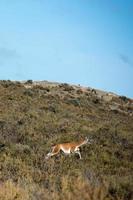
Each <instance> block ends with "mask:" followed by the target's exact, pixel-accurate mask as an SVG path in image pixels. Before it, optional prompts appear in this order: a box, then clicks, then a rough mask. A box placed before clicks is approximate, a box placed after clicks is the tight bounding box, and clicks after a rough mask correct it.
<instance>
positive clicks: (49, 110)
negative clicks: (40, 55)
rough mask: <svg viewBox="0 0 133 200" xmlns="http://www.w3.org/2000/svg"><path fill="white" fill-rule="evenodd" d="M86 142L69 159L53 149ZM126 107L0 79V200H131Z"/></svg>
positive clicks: (122, 102) (130, 126) (132, 130)
mask: <svg viewBox="0 0 133 200" xmlns="http://www.w3.org/2000/svg"><path fill="white" fill-rule="evenodd" d="M86 136H88V137H90V136H91V137H92V138H93V140H94V142H93V143H92V144H91V145H85V146H83V147H82V148H81V154H82V160H80V159H79V158H78V156H76V155H71V156H65V155H64V154H59V155H57V156H55V157H53V158H51V159H49V160H45V155H46V154H47V153H48V152H49V150H50V147H51V146H52V145H53V144H56V143H60V142H61V143H62V142H71V141H79V140H80V139H81V138H85V137H86ZM132 180H133V101H132V100H131V99H128V98H127V97H124V96H121V97H119V96H117V95H114V94H107V93H104V92H101V91H95V90H91V89H90V88H81V87H78V86H70V85H68V84H54V83H53V84H52V83H51V84H50V83H48V82H44V83H43V82H41V83H34V82H32V81H31V80H29V81H27V82H26V83H20V82H11V81H0V200H14V199H17V200H22V199H24V200H52V199H54V200H62V199H63V200H72V199H76V200H81V199H83V200H131V199H132V198H133V181H132Z"/></svg>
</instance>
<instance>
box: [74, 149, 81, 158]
mask: <svg viewBox="0 0 133 200" xmlns="http://www.w3.org/2000/svg"><path fill="white" fill-rule="evenodd" d="M75 153H77V154H78V155H79V158H80V159H81V153H80V150H79V149H78V150H76V151H75Z"/></svg>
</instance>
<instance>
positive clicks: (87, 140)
mask: <svg viewBox="0 0 133 200" xmlns="http://www.w3.org/2000/svg"><path fill="white" fill-rule="evenodd" d="M93 141H94V140H93V139H92V138H91V137H85V144H92V142H93Z"/></svg>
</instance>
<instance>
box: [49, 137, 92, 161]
mask: <svg viewBox="0 0 133 200" xmlns="http://www.w3.org/2000/svg"><path fill="white" fill-rule="evenodd" d="M87 143H89V144H90V143H91V140H89V139H88V138H85V139H84V140H81V141H79V142H70V143H62V144H57V145H55V146H53V147H52V151H51V152H50V153H48V154H47V155H46V157H45V158H46V159H48V158H50V157H52V156H54V155H57V154H58V153H59V152H60V151H63V152H64V153H65V154H71V153H76V154H78V155H79V158H80V159H81V153H80V147H81V146H82V145H84V144H87Z"/></svg>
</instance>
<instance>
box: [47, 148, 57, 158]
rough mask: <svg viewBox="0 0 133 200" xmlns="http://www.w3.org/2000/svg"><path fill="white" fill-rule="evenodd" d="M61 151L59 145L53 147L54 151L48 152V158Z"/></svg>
mask: <svg viewBox="0 0 133 200" xmlns="http://www.w3.org/2000/svg"><path fill="white" fill-rule="evenodd" d="M59 152H60V148H59V147H58V146H55V147H53V149H52V152H51V153H48V154H47V156H46V159H48V158H49V157H51V156H54V155H56V154H58V153H59Z"/></svg>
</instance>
